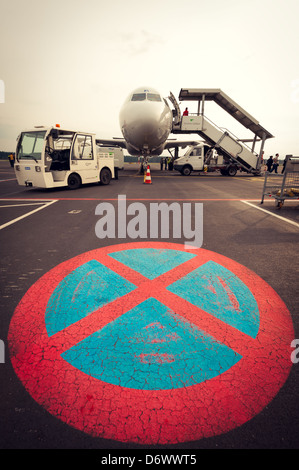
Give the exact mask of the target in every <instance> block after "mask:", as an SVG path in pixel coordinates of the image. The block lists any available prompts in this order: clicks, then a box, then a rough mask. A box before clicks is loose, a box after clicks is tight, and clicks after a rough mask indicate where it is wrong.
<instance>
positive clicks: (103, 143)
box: [96, 137, 127, 149]
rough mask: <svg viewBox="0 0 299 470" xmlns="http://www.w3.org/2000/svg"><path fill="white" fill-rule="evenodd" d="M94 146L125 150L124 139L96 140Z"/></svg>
mask: <svg viewBox="0 0 299 470" xmlns="http://www.w3.org/2000/svg"><path fill="white" fill-rule="evenodd" d="M96 144H97V145H101V146H102V147H105V146H107V147H115V146H117V147H121V148H123V149H125V148H127V146H126V141H125V139H121V138H118V137H114V138H113V139H96Z"/></svg>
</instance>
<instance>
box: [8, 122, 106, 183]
mask: <svg viewBox="0 0 299 470" xmlns="http://www.w3.org/2000/svg"><path fill="white" fill-rule="evenodd" d="M14 170H15V174H16V178H17V181H18V184H19V185H21V186H34V187H39V188H56V187H68V188H70V189H77V188H79V187H80V186H81V185H82V184H87V183H101V184H103V185H107V184H109V183H110V181H111V179H112V178H114V176H115V169H114V149H113V148H111V149H110V150H109V151H107V152H103V149H102V148H101V147H100V146H99V145H97V141H96V137H95V134H93V133H87V132H77V131H74V130H67V129H61V128H60V126H59V125H57V124H56V126H55V127H54V126H53V127H48V128H46V127H42V126H41V127H35V128H34V129H32V130H28V131H24V132H21V133H20V135H19V136H18V138H17V146H16V161H15V165H14Z"/></svg>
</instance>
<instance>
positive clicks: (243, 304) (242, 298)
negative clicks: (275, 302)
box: [167, 261, 259, 338]
mask: <svg viewBox="0 0 299 470" xmlns="http://www.w3.org/2000/svg"><path fill="white" fill-rule="evenodd" d="M167 289H168V290H169V291H170V292H173V293H174V294H177V295H179V296H180V297H182V298H183V299H186V300H188V302H190V303H192V304H193V305H196V306H197V307H200V308H201V309H203V310H204V311H206V312H208V313H210V314H212V315H214V316H215V317H217V318H219V319H220V320H222V321H224V322H226V323H228V324H229V325H231V326H233V327H235V328H237V329H238V330H239V331H242V332H243V333H245V334H247V335H249V336H251V337H252V338H255V337H256V335H257V333H258V330H259V310H258V306H257V303H256V300H255V298H254V297H253V295H252V293H251V292H250V290H249V289H248V287H247V286H246V285H245V284H244V283H243V282H242V281H241V280H240V279H239V278H238V277H237V276H236V275H235V274H233V273H232V272H231V271H229V270H228V269H226V268H224V267H223V266H221V265H219V264H217V263H215V262H213V261H209V262H207V263H205V264H204V265H203V266H201V267H199V268H197V269H195V270H194V271H192V272H190V273H189V274H187V275H186V276H185V277H183V278H182V279H179V280H178V281H176V282H174V283H173V284H172V285H170V286H168V288H167Z"/></svg>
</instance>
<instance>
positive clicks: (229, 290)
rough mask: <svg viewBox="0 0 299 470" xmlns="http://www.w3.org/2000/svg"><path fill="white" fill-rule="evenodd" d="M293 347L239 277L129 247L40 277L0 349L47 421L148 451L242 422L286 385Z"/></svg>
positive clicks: (234, 267) (228, 269)
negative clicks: (145, 447)
mask: <svg viewBox="0 0 299 470" xmlns="http://www.w3.org/2000/svg"><path fill="white" fill-rule="evenodd" d="M167 250H169V251H167ZM154 260H156V263H155V262H154ZM176 260H177V261H176ZM105 283H107V284H108V285H109V286H110V287H109V288H106V287H105ZM114 286H116V288H114ZM198 292H201V293H203V295H200V296H198V294H197V293H198ZM257 309H258V310H257ZM254 312H255V313H254ZM240 320H241V324H239V323H238V322H239V321H240ZM234 322H237V323H234ZM237 325H238V326H237ZM293 338H294V330H293V325H292V320H291V316H290V313H289V311H288V310H287V307H286V306H285V304H284V303H283V301H282V300H281V299H280V297H279V296H278V295H277V294H276V292H275V291H274V290H273V289H272V288H271V287H270V286H269V285H268V284H267V283H266V282H265V281H263V280H262V279H261V278H260V277H259V276H257V275H256V274H255V273H253V272H252V271H250V270H248V269H247V268H245V267H244V266H242V265H240V264H239V263H236V262H235V261H233V260H230V259H229V258H226V257H224V256H222V255H219V254H217V253H214V252H211V251H208V250H205V249H202V248H199V249H197V250H196V251H194V250H193V249H192V250H188V249H186V248H185V246H184V245H181V244H175V243H162V242H138V243H125V244H120V245H110V246H106V247H103V248H99V249H96V250H92V251H90V252H86V253H83V254H81V255H79V256H76V257H74V258H72V259H70V260H68V261H65V262H63V263H61V264H60V265H58V266H56V267H55V268H53V269H52V270H51V271H49V272H48V273H46V274H45V275H44V276H43V277H42V278H41V279H40V280H38V281H37V282H36V283H35V284H34V285H33V286H32V287H31V288H30V289H29V290H28V291H27V293H26V294H25V295H24V297H23V299H22V300H21V302H20V303H19V305H18V307H17V309H16V311H15V313H14V315H13V318H12V320H11V324H10V328H9V336H8V343H9V350H10V356H11V361H12V365H13V367H14V369H15V371H16V373H17V375H18V376H19V378H20V380H21V382H22V383H23V384H24V386H25V388H26V389H27V391H28V392H29V393H30V394H31V396H32V397H33V398H34V399H35V400H36V401H37V402H38V403H39V404H40V405H41V406H43V407H44V408H46V409H47V410H48V411H49V412H50V413H51V414H53V415H54V416H56V417H57V418H59V419H61V420H62V421H64V422H66V423H67V424H69V425H70V426H73V427H75V428H77V429H80V430H82V431H84V432H86V433H87V434H91V435H93V436H96V437H103V438H107V439H115V440H119V441H123V442H137V443H139V444H152V445H155V444H174V443H178V442H187V441H192V440H196V439H201V438H203V437H210V436H215V435H218V434H222V433H224V432H227V431H230V430H232V429H235V428H236V427H238V426H240V425H241V424H244V423H245V422H247V421H249V420H250V419H251V418H253V417H254V416H255V415H256V414H258V413H259V412H260V411H261V410H262V409H263V408H264V407H265V406H266V405H268V404H269V402H270V401H271V400H272V399H273V398H274V396H275V395H276V393H277V392H278V390H279V389H280V388H281V387H282V385H283V384H284V382H285V380H286V379H287V377H288V374H289V372H290V369H291V367H292V363H291V361H290V354H291V352H292V349H291V347H290V344H291V341H292V340H293ZM198 345H199V346H198ZM197 347H198V348H199V349H197ZM194 348H195V349H194ZM190 350H191V351H192V354H193V359H192V356H191V359H190V357H188V356H186V354H187V353H188V354H189V353H190ZM176 354H177V356H176ZM190 361H191V362H190ZM105 364H106V367H104V369H103V370H104V372H103V371H102V370H101V368H102V367H103V365H105ZM111 364H113V367H112V366H111ZM149 365H150V367H153V369H152V370H153V371H155V373H154V374H153V373H149V369H147V367H148V366H149ZM190 365H191V367H190ZM198 367H199V368H198ZM196 368H197V369H196ZM99 370H100V371H101V372H100V375H98V374H99ZM101 374H104V375H101ZM118 374H119V375H118ZM134 374H136V375H135V377H134ZM142 374H143V375H142ZM144 374H145V375H144ZM161 374H162V375H161ZM163 374H164V375H163ZM205 374H206V375H205ZM99 377H101V378H99ZM153 377H154V379H153ZM198 377H199V378H198ZM133 379H134V380H133ZM164 379H165V380H164ZM134 384H135V385H134Z"/></svg>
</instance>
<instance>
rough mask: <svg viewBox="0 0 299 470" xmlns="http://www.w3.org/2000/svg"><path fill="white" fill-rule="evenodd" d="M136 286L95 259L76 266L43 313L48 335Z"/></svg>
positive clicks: (56, 290) (54, 293)
mask: <svg viewBox="0 0 299 470" xmlns="http://www.w3.org/2000/svg"><path fill="white" fill-rule="evenodd" d="M135 288H136V287H135V286H134V285H133V284H132V283H130V282H128V281H126V280H125V279H124V278H122V277H121V276H119V275H118V274H116V273H115V272H114V271H111V270H110V269H109V268H106V267H105V266H103V265H102V264H101V263H99V262H98V261H96V260H91V261H89V262H88V263H85V264H84V265H82V266H80V267H78V268H77V269H75V270H74V271H73V272H71V273H70V274H69V275H68V276H66V277H65V278H64V279H63V280H62V281H61V282H60V283H59V284H58V286H57V287H56V289H55V291H54V292H53V294H52V296H51V298H50V300H49V302H48V305H47V308H46V313H45V322H46V329H47V332H48V335H49V336H52V335H53V334H55V333H57V332H58V331H61V330H63V329H64V328H66V327H67V326H69V325H71V324H73V323H75V322H76V321H78V320H81V319H82V318H84V317H86V316H87V315H89V314H90V313H92V312H93V311H95V310H97V309H98V308H100V307H103V306H104V305H106V304H108V303H109V302H112V301H113V300H115V299H117V298H118V297H121V296H123V295H125V294H127V293H129V292H131V291H132V290H134V289H135Z"/></svg>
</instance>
